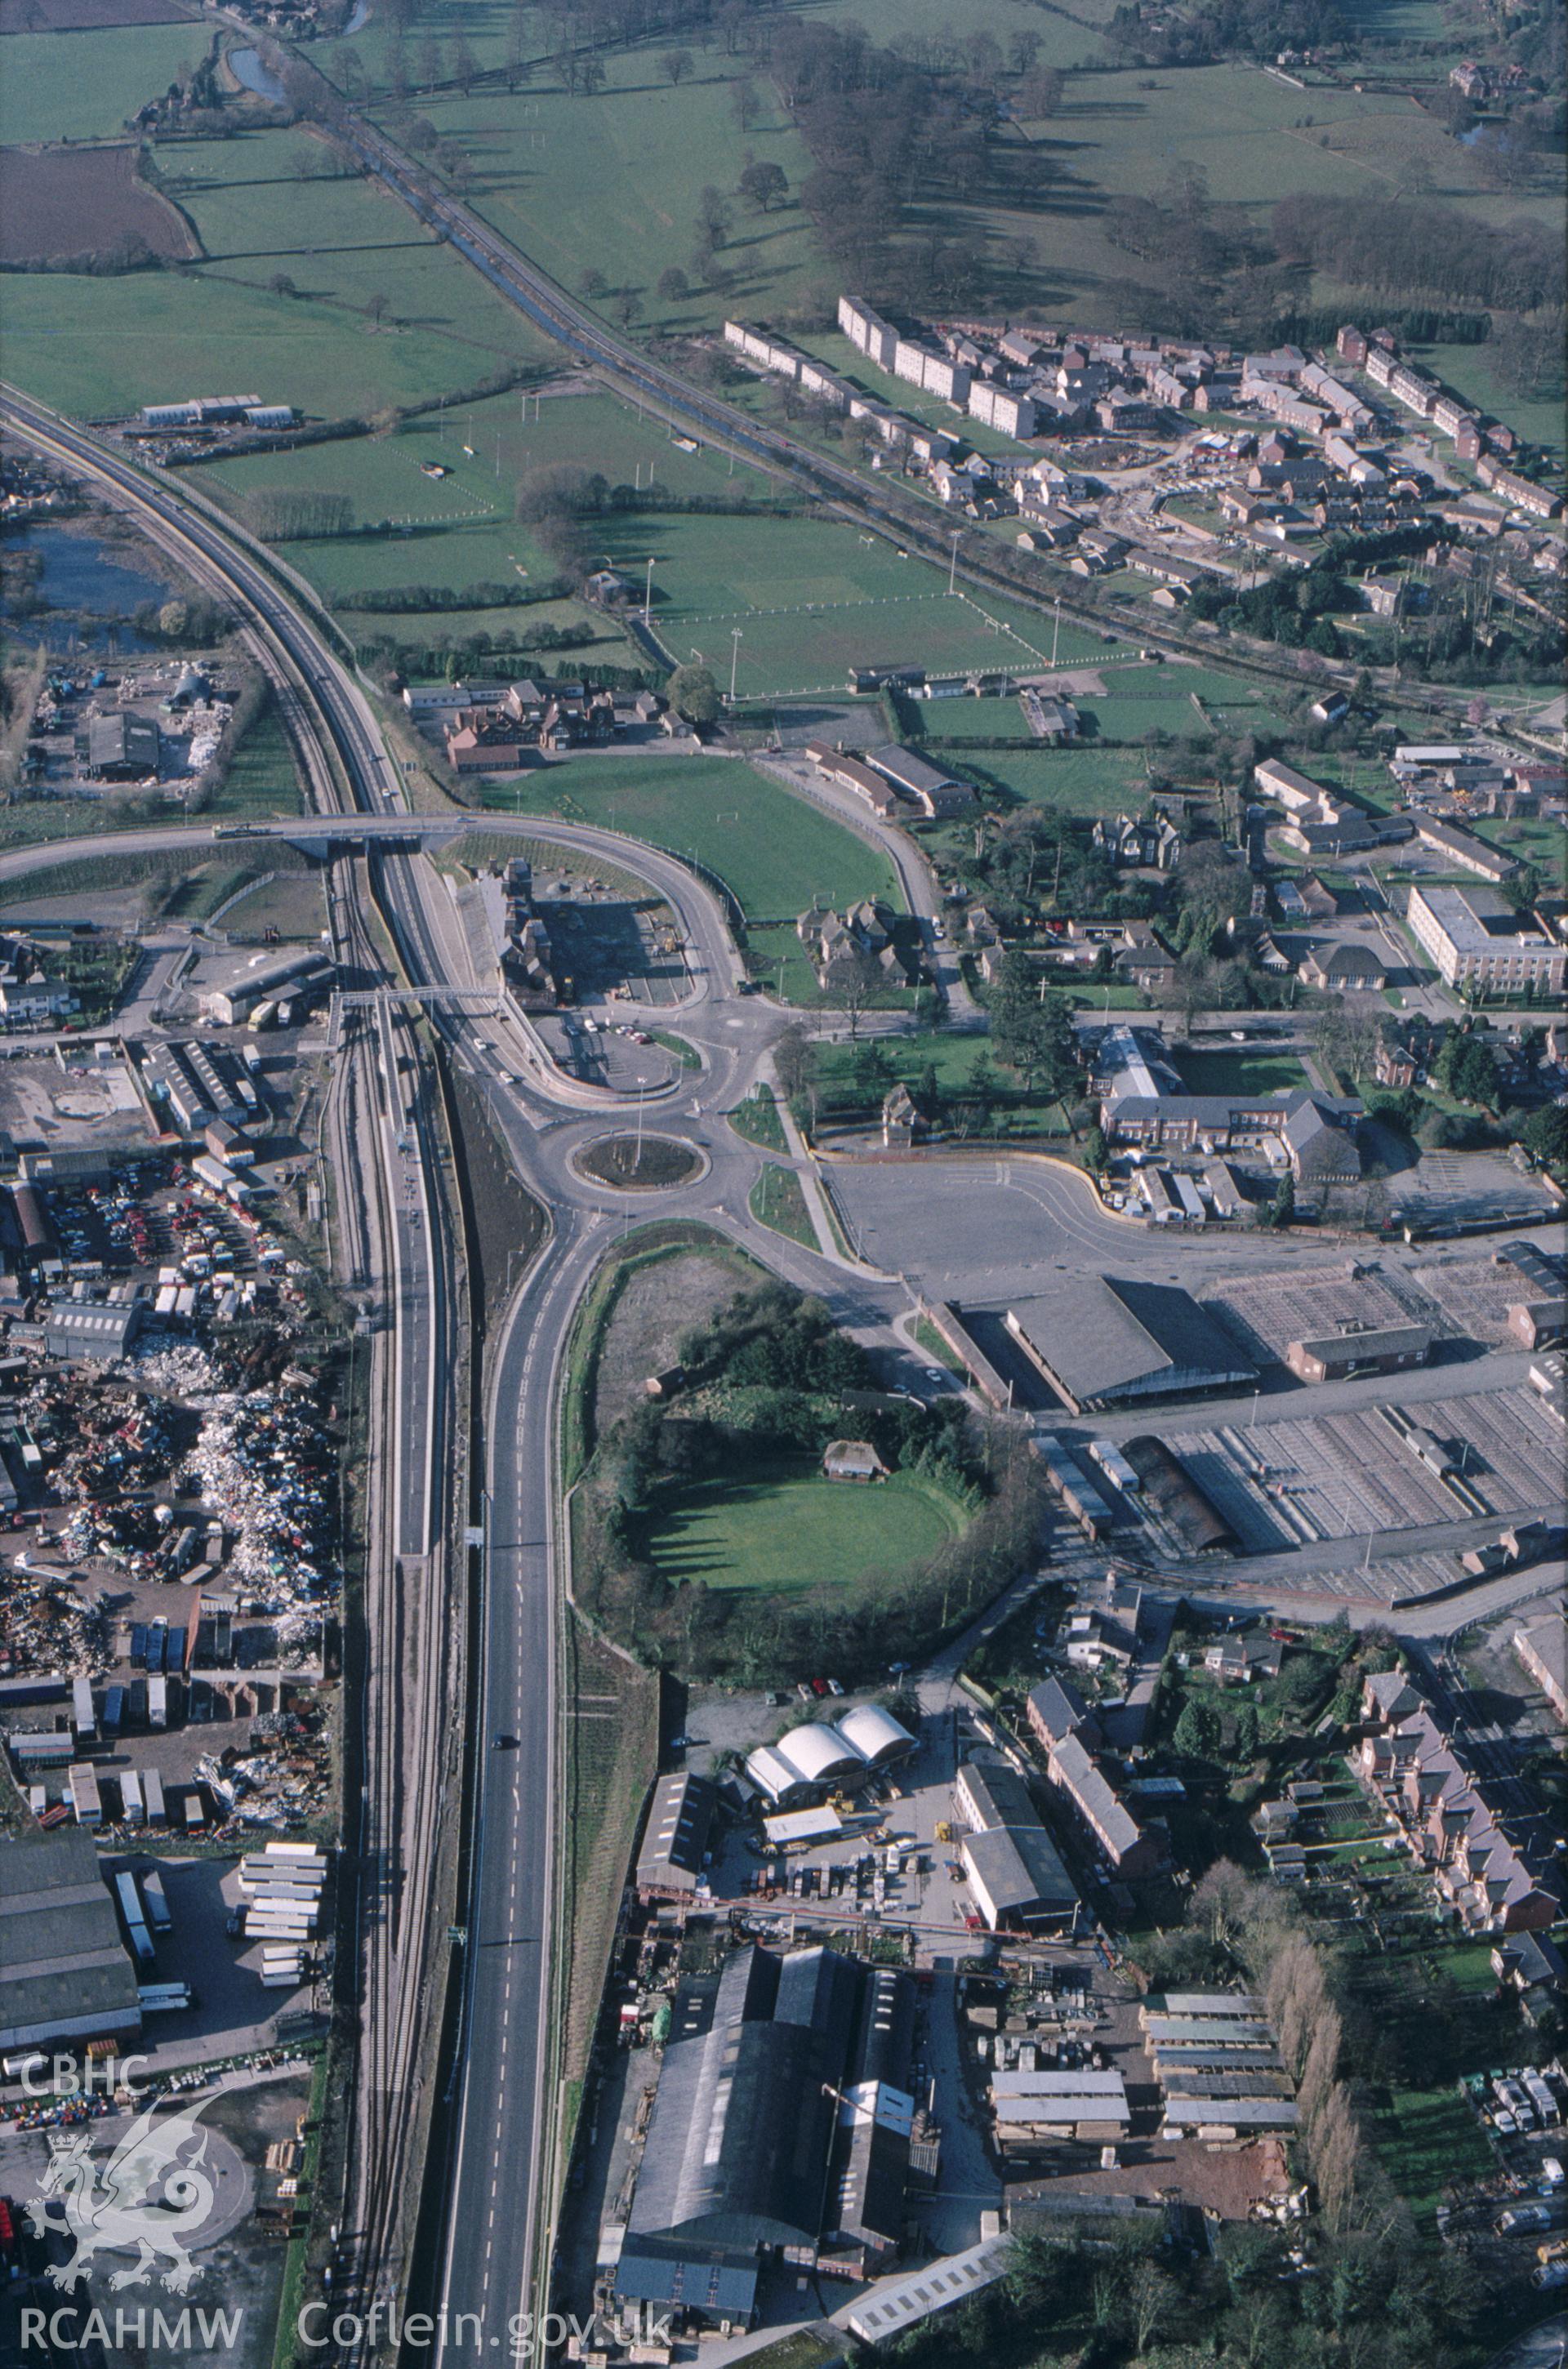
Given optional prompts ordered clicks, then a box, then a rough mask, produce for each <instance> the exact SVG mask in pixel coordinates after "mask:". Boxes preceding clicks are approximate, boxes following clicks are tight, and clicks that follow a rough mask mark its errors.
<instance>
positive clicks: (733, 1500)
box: [648, 1457, 964, 1595]
mask: <svg viewBox="0 0 1568 2369" xmlns="http://www.w3.org/2000/svg"><path fill="white" fill-rule="evenodd" d="M963 1526H964V1522H963V1515H962V1513H961V1511H960V1509H959V1507H958V1506H957V1505H956V1503H955V1501H954V1500H953V1499H952V1498H951V1497H949V1496H948V1495H947V1494H946V1493H945V1492H944V1491H943V1490H941V1489H938V1488H937V1487H936V1486H935V1485H934V1484H933V1482H929V1481H927V1480H926V1479H925V1478H924V1477H923V1476H922V1475H921V1474H919V1473H914V1472H895V1473H894V1474H893V1475H892V1477H891V1479H889V1480H887V1481H884V1482H879V1483H877V1484H876V1486H875V1487H858V1486H856V1485H855V1484H854V1483H853V1482H843V1481H824V1480H823V1479H822V1477H821V1474H820V1472H819V1471H818V1466H817V1463H816V1460H815V1459H813V1458H810V1457H780V1458H777V1459H774V1460H773V1461H772V1462H771V1463H768V1464H764V1463H762V1462H761V1460H760V1459H759V1460H757V1461H756V1462H754V1463H753V1464H752V1466H751V1467H750V1478H748V1479H747V1480H746V1481H743V1482H732V1481H704V1482H699V1483H698V1484H697V1485H696V1486H695V1487H693V1488H690V1489H684V1490H682V1491H681V1492H680V1493H679V1494H678V1495H675V1496H672V1497H671V1498H670V1500H669V1501H668V1502H667V1505H666V1506H665V1508H664V1510H663V1512H662V1515H661V1517H660V1518H659V1520H658V1523H657V1526H656V1527H655V1528H654V1530H653V1534H652V1536H651V1538H650V1539H649V1541H648V1551H649V1555H650V1558H651V1560H652V1562H653V1564H654V1567H655V1569H656V1570H657V1571H658V1573H659V1574H660V1575H661V1576H662V1577H663V1578H664V1579H666V1580H669V1581H670V1582H681V1581H685V1580H692V1579H701V1580H702V1581H703V1582H704V1585H707V1586H709V1587H712V1588H722V1589H726V1590H727V1589H730V1588H753V1587H761V1588H767V1589H768V1590H770V1591H771V1592H772V1593H774V1594H778V1595H795V1594H796V1593H798V1592H800V1591H802V1590H805V1589H807V1588H812V1587H820V1586H825V1585H830V1584H839V1585H842V1584H846V1583H848V1582H850V1581H853V1580H855V1579H858V1578H859V1577H860V1576H861V1574H862V1573H864V1572H866V1571H870V1570H881V1569H893V1568H897V1567H898V1566H899V1565H902V1564H906V1563H909V1562H913V1561H915V1560H916V1559H917V1558H918V1557H920V1556H921V1555H926V1554H930V1553H931V1552H932V1551H933V1549H935V1548H936V1547H939V1546H940V1545H941V1544H942V1543H943V1541H944V1539H950V1538H956V1536H957V1534H958V1532H959V1531H960V1530H961V1529H962V1528H963Z"/></svg>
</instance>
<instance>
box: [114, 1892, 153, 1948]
mask: <svg viewBox="0 0 1568 2369" xmlns="http://www.w3.org/2000/svg"><path fill="white" fill-rule="evenodd" d="M114 1888H115V1891H116V1893H117V1894H119V1896H120V1915H121V1917H123V1918H124V1920H125V1933H126V1939H127V1940H129V1941H130V1944H131V1947H132V1950H133V1951H134V1952H135V1954H136V1958H137V1961H138V1963H140V1964H142V1965H143V1966H150V1965H152V1964H154V1963H155V1961H156V1958H157V1954H158V1953H157V1951H156V1950H155V1948H154V1947H153V1937H152V1935H151V1934H150V1933H149V1932H148V1930H147V1920H146V1918H145V1917H143V1914H142V1898H141V1894H139V1893H138V1891H137V1889H136V1879H135V1877H134V1876H133V1875H117V1876H116V1877H115V1879H114Z"/></svg>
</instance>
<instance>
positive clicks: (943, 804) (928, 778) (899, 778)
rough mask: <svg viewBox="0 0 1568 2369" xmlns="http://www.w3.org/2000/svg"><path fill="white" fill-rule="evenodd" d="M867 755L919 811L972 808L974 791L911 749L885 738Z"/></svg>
mask: <svg viewBox="0 0 1568 2369" xmlns="http://www.w3.org/2000/svg"><path fill="white" fill-rule="evenodd" d="M866 755H867V758H868V759H869V761H870V762H871V763H872V764H873V765H875V766H876V770H877V772H879V773H881V774H883V775H884V776H885V778H886V779H887V781H889V782H891V784H893V787H894V788H895V789H896V790H901V791H902V792H903V794H904V795H905V796H906V797H909V798H912V799H913V800H914V802H915V804H916V806H918V807H920V809H921V813H922V814H924V815H926V816H928V817H930V818H933V819H938V818H942V817H943V816H946V815H961V814H967V813H969V812H970V811H971V810H972V809H973V807H974V799H975V794H974V792H973V790H972V789H971V788H970V787H969V784H967V782H960V781H958V780H957V779H956V777H955V776H954V775H953V774H951V773H944V772H942V771H941V770H940V769H939V768H938V767H937V766H935V765H933V764H930V763H928V762H927V761H926V759H925V758H923V757H921V756H918V755H917V754H916V753H915V751H914V750H912V749H903V748H900V747H899V746H898V743H897V742H895V741H891V740H888V741H885V742H884V743H883V744H882V746H881V747H880V748H878V749H869V750H867V751H866Z"/></svg>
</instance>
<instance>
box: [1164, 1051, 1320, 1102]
mask: <svg viewBox="0 0 1568 2369" xmlns="http://www.w3.org/2000/svg"><path fill="white" fill-rule="evenodd" d="M1176 1067H1177V1068H1178V1070H1180V1071H1181V1074H1182V1076H1183V1078H1184V1079H1185V1081H1186V1087H1187V1091H1188V1093H1194V1094H1245V1095H1247V1096H1248V1097H1249V1098H1251V1097H1253V1096H1257V1095H1264V1094H1277V1093H1296V1092H1297V1090H1298V1089H1299V1088H1300V1087H1303V1086H1305V1085H1306V1083H1307V1072H1306V1070H1304V1069H1303V1068H1302V1067H1301V1064H1300V1062H1299V1061H1297V1060H1293V1059H1291V1057H1290V1055H1289V1054H1288V1053H1181V1054H1178V1055H1177V1057H1176Z"/></svg>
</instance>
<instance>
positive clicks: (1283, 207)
mask: <svg viewBox="0 0 1568 2369" xmlns="http://www.w3.org/2000/svg"><path fill="white" fill-rule="evenodd" d="M1272 222H1273V229H1274V243H1275V246H1276V249H1277V250H1278V253H1279V255H1280V256H1281V257H1282V258H1284V259H1286V260H1288V261H1294V262H1299V263H1308V264H1310V265H1311V266H1312V268H1313V269H1314V270H1319V271H1323V272H1326V273H1328V274H1330V275H1331V276H1332V277H1333V279H1335V280H1343V281H1344V282H1345V284H1346V285H1347V286H1349V287H1352V288H1367V289H1370V290H1373V291H1376V292H1379V293H1381V292H1383V291H1384V290H1387V291H1389V292H1391V293H1392V294H1396V295H1403V296H1408V295H1409V294H1410V292H1412V291H1418V292H1423V293H1429V294H1431V295H1434V296H1436V297H1439V298H1442V299H1444V300H1446V301H1447V302H1449V303H1459V304H1484V305H1487V306H1497V307H1500V308H1501V309H1503V310H1505V311H1509V312H1532V311H1534V310H1536V309H1537V308H1538V307H1539V306H1543V305H1546V306H1552V307H1561V306H1562V302H1563V296H1564V276H1563V256H1562V240H1561V239H1560V238H1559V237H1557V236H1556V235H1555V233H1554V231H1552V230H1550V229H1549V228H1548V227H1547V225H1546V224H1545V223H1534V222H1529V221H1520V222H1514V223H1507V224H1505V225H1503V226H1502V227H1499V226H1498V225H1496V224H1494V223H1482V222H1478V221H1477V220H1475V219H1474V217H1473V216H1471V215H1469V214H1461V213H1459V212H1457V211H1456V210H1455V208H1454V207H1452V206H1440V205H1430V204H1427V203H1425V202H1423V203H1421V204H1419V205H1407V204H1402V203H1401V202H1400V201H1399V200H1397V199H1393V200H1391V199H1388V198H1384V197H1381V196H1379V197H1377V198H1360V197H1329V196H1322V195H1317V194H1313V193H1311V192H1310V191H1304V190H1303V191H1298V192H1296V193H1295V194H1293V195H1292V196H1290V197H1288V198H1282V199H1281V200H1280V201H1279V203H1278V204H1277V205H1276V207H1275V209H1274V212H1273V217H1272Z"/></svg>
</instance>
